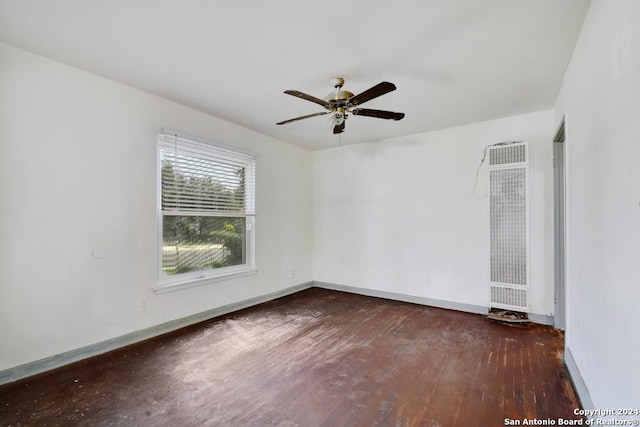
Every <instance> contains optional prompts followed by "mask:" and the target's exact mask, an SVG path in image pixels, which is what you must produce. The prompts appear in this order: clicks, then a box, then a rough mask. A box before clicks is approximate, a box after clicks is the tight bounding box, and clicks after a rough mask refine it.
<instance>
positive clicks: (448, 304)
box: [313, 281, 553, 326]
mask: <svg viewBox="0 0 640 427" xmlns="http://www.w3.org/2000/svg"><path fill="white" fill-rule="evenodd" d="M313 286H315V287H318V288H324V289H332V290H334V291H343V292H349V293H352V294H359V295H366V296H370V297H378V298H386V299H392V300H396V301H403V302H410V303H413V304H421V305H427V306H430V307H437V308H445V309H448V310H457V311H464V312H466V313H474V314H487V313H488V312H489V309H488V307H485V306H481V305H474V304H466V303H461V302H454V301H447V300H441V299H435V298H427V297H419V296H415V295H407V294H400V293H396V292H388V291H380V290H375V289H368V288H359V287H356V286H349V285H340V284H337V283H329V282H317V281H314V282H313ZM529 320H531V321H532V322H533V323H539V324H541V325H550V326H553V317H552V316H545V315H543V314H535V313H529Z"/></svg>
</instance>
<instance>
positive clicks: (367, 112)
mask: <svg viewBox="0 0 640 427" xmlns="http://www.w3.org/2000/svg"><path fill="white" fill-rule="evenodd" d="M351 114H353V115H354V116H368V117H376V118H378V119H390V120H402V119H403V118H404V113H396V112H394V111H385V110H371V109H369V108H354V109H353V110H352V111H351Z"/></svg>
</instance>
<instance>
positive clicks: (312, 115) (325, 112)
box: [276, 111, 331, 125]
mask: <svg viewBox="0 0 640 427" xmlns="http://www.w3.org/2000/svg"><path fill="white" fill-rule="evenodd" d="M330 112H331V111H322V112H320V113H313V114H307V115H306V116H300V117H296V118H293V119H289V120H285V121H282V122H279V123H276V124H277V125H284V124H287V123H291V122H295V121H298V120H302V119H308V118H309V117H315V116H323V115H325V114H329V113H330Z"/></svg>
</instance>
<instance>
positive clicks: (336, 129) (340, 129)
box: [333, 122, 345, 135]
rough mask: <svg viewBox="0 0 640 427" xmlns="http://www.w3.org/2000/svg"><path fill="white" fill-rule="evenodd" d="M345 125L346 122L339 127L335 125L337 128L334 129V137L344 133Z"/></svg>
mask: <svg viewBox="0 0 640 427" xmlns="http://www.w3.org/2000/svg"><path fill="white" fill-rule="evenodd" d="M344 123H345V122H342V123H341V124H339V125H335V126H334V127H333V133H334V135H335V134H337V133H342V132H344Z"/></svg>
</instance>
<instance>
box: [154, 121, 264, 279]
mask: <svg viewBox="0 0 640 427" xmlns="http://www.w3.org/2000/svg"><path fill="white" fill-rule="evenodd" d="M158 148H159V149H158V153H159V158H158V162H159V165H158V168H159V178H158V182H159V205H160V215H159V216H160V222H161V225H160V230H161V234H162V239H161V244H160V255H159V258H160V265H161V273H160V276H161V279H160V284H159V286H158V287H157V288H156V290H157V291H160V290H168V289H171V290H173V289H176V288H179V287H186V286H193V285H198V284H201V283H206V282H209V281H213V280H218V279H222V278H229V277H235V276H238V275H242V274H247V273H252V272H254V271H255V269H254V261H253V246H254V244H253V243H254V239H253V218H254V215H255V209H254V199H255V194H254V188H255V155H252V154H249V153H245V152H241V151H238V150H236V149H232V148H229V147H224V146H221V145H220V144H214V143H212V142H207V141H203V140H199V139H197V138H193V137H187V136H184V135H180V134H177V133H171V132H170V131H166V133H162V134H160V136H159V137H158Z"/></svg>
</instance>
